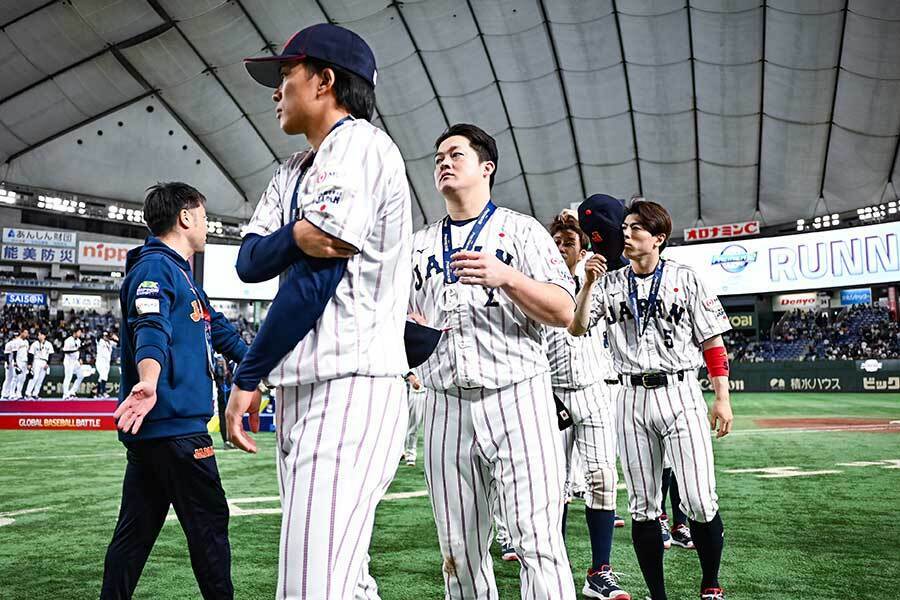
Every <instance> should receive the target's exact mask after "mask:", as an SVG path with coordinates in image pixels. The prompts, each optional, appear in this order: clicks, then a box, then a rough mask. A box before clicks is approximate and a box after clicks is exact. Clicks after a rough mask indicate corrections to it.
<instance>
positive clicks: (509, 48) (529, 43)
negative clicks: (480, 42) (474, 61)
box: [484, 25, 556, 82]
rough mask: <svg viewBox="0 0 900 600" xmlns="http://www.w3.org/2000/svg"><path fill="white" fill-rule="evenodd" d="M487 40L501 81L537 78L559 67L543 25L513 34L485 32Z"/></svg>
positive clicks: (485, 39) (486, 42)
mask: <svg viewBox="0 0 900 600" xmlns="http://www.w3.org/2000/svg"><path fill="white" fill-rule="evenodd" d="M484 41H485V44H486V45H487V48H488V52H490V53H491V58H492V60H493V63H494V69H495V70H496V72H497V77H498V78H499V79H500V81H501V82H503V81H528V80H531V79H536V78H538V77H543V76H544V75H546V74H547V73H550V72H552V71H554V70H555V68H556V66H555V65H554V64H553V50H552V47H551V46H550V38H549V37H548V36H547V30H546V28H545V27H544V26H543V25H537V26H536V27H534V28H533V29H530V30H528V31H524V32H522V33H516V34H511V35H491V36H487V35H486V36H485V38H484Z"/></svg>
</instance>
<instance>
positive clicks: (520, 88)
mask: <svg viewBox="0 0 900 600" xmlns="http://www.w3.org/2000/svg"><path fill="white" fill-rule="evenodd" d="M500 90H501V92H502V93H503V97H504V99H505V100H506V108H507V109H508V110H509V119H510V121H512V125H513V127H540V126H541V125H546V124H547V123H552V122H555V121H558V120H559V118H560V117H561V116H564V115H565V114H566V105H565V101H564V100H563V92H562V86H561V85H560V83H559V77H558V76H557V74H556V73H549V74H547V75H545V76H544V77H541V78H539V79H535V80H534V81H521V82H513V81H507V82H501V83H500ZM570 141H571V138H570Z"/></svg>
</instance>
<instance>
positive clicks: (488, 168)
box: [481, 160, 497, 177]
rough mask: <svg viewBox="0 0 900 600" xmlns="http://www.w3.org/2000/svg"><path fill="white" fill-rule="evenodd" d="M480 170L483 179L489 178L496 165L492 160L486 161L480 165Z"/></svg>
mask: <svg viewBox="0 0 900 600" xmlns="http://www.w3.org/2000/svg"><path fill="white" fill-rule="evenodd" d="M481 169H482V173H484V176H485V177H490V176H491V173H493V172H494V171H495V170H496V169H497V165H495V164H494V161H492V160H486V161H484V162H483V163H481Z"/></svg>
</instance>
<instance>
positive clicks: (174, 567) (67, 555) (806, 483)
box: [0, 394, 900, 600]
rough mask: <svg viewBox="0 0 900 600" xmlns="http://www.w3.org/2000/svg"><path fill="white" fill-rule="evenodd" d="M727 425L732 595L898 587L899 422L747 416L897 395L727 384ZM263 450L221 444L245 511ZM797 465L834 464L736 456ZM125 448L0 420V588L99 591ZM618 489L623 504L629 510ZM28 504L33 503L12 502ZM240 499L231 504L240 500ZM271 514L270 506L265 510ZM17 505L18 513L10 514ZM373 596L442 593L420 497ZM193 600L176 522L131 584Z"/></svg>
mask: <svg viewBox="0 0 900 600" xmlns="http://www.w3.org/2000/svg"><path fill="white" fill-rule="evenodd" d="M733 405H734V410H735V413H736V415H737V417H736V428H735V433H734V434H732V435H731V436H729V437H727V438H726V439H724V440H720V441H718V442H715V443H714V449H715V455H716V474H717V479H718V484H719V485H718V491H719V497H720V506H721V513H722V518H723V520H724V522H725V531H726V545H725V556H724V559H723V564H722V582H723V584H724V585H725V588H726V591H727V592H728V598H729V599H730V600H736V599H761V598H765V599H767V600H772V599H782V598H784V599H810V600H812V599H815V600H838V599H841V600H843V599H845V598H854V599H863V598H878V599H886V598H898V597H900V468H897V467H898V466H900V462H897V463H895V465H894V468H886V467H889V466H891V465H890V464H888V463H880V464H876V465H870V466H837V464H838V463H848V462H856V461H869V462H876V461H886V460H895V461H897V460H898V459H900V435H898V434H897V433H886V432H871V431H830V432H804V431H777V430H772V429H770V428H764V429H760V428H758V426H757V425H756V424H755V422H754V421H755V419H760V418H779V417H798V418H803V417H806V418H809V417H854V418H873V419H885V420H897V419H900V395H897V394H879V395H875V394H872V395H864V394H783V395H780V396H776V395H771V394H735V395H734V396H733ZM257 439H258V442H259V444H260V446H261V450H260V454H258V455H256V456H249V455H245V454H242V453H238V452H236V451H233V452H219V453H218V454H217V458H218V461H219V467H220V470H221V472H222V479H223V482H224V485H225V489H226V492H227V494H228V496H229V498H230V499H231V500H234V501H236V504H237V506H239V507H241V508H243V509H260V508H269V509H277V505H278V504H277V501H267V502H257V503H249V502H241V501H240V500H239V499H240V498H247V497H260V496H273V497H274V496H277V482H276V477H275V470H274V459H273V446H274V437H273V436H272V435H271V434H270V435H259V436H257ZM784 466H792V467H797V468H800V469H804V470H836V471H840V472H839V473H830V474H822V475H815V476H802V477H790V478H773V479H761V478H759V477H757V476H756V475H755V474H751V473H741V474H735V473H728V472H727V471H728V470H731V469H749V468H759V467H784ZM123 469H124V452H123V451H122V448H121V446H120V445H119V444H118V442H117V441H116V439H115V434H114V433H112V432H100V433H98V432H78V431H73V432H69V431H61V432H45V431H0V524H2V523H8V522H9V520H10V519H12V520H13V522H12V523H8V524H7V525H5V526H0V599H3V600H11V599H26V598H27V599H29V600H45V599H57V598H67V599H82V598H85V599H86V598H96V597H97V596H98V590H99V582H100V577H101V573H102V565H103V556H104V553H105V550H106V545H107V543H108V542H109V539H110V536H111V534H112V530H113V526H114V525H115V519H116V512H117V507H118V502H119V498H120V486H121V481H122V473H123ZM424 489H425V481H424V478H423V474H422V470H421V468H420V467H415V468H410V467H406V466H403V465H401V466H400V467H399V471H398V474H397V478H396V480H395V481H394V483H393V485H392V486H391V489H390V492H414V491H419V490H424ZM625 506H626V505H625V492H624V491H622V492H621V493H620V496H619V512H620V514H623V515H624V514H626V512H627V511H626V510H625ZM28 509H40V510H36V511H35V512H26V513H22V514H15V513H18V512H19V511H25V510H28ZM235 512H237V511H235ZM271 512H274V511H271ZM11 513H13V514H11ZM583 513H584V511H583V504H580V503H575V504H574V505H573V508H572V510H571V511H570V521H569V522H570V526H569V535H568V548H569V556H570V558H571V561H572V565H573V569H574V570H575V574H574V576H575V577H576V581H577V585H578V589H579V590H580V588H581V584H582V583H583V572H584V569H585V568H586V566H587V562H588V560H589V557H590V548H589V545H588V540H587V531H586V528H585V525H584V516H583ZM279 521H280V517H279V515H278V514H256V515H237V514H233V517H232V520H231V542H232V550H233V555H234V559H233V568H232V569H233V577H234V583H235V591H236V597H237V598H239V599H246V598H249V599H257V598H262V599H265V598H272V597H274V589H275V577H276V566H277V561H278V530H279ZM371 555H372V564H371V569H372V574H373V575H374V576H375V578H376V580H377V581H378V583H379V586H380V589H381V594H382V597H383V598H385V599H386V600H393V599H423V598H425V599H432V598H441V597H442V594H443V585H442V579H441V574H440V564H441V557H440V552H439V549H438V543H437V538H436V534H435V528H434V522H433V520H432V516H431V508H430V505H429V502H428V498H427V497H416V498H410V499H402V500H386V501H384V502H383V503H382V504H381V506H380V507H379V510H378V513H377V517H376V524H375V535H374V539H373V543H372V548H371ZM613 561H614V566H615V568H616V570H618V571H621V572H623V573H624V574H625V576H624V578H623V580H622V584H623V586H624V587H625V589H627V590H628V591H630V592H631V593H632V594H633V595H634V596H635V597H636V598H643V593H644V592H645V588H644V585H643V580H642V578H641V575H640V571H639V570H638V567H637V562H636V561H635V558H634V553H633V551H632V548H631V543H630V529H629V526H628V525H626V527H625V528H624V529H618V530H616V534H615V541H614V546H613ZM495 571H496V574H497V579H498V583H499V586H500V595H501V598H518V567H517V565H516V564H515V563H513V564H510V563H503V562H501V561H499V560H496V561H495ZM698 578H699V566H698V563H697V558H696V554H695V553H694V552H692V551H688V550H683V549H680V548H673V549H671V550H669V551H668V552H667V553H666V581H667V585H668V588H669V597H670V598H672V599H682V598H697V597H698V595H697V586H698V581H699V579H698ZM135 597H136V598H144V599H165V600H169V599H172V600H174V599H182V598H184V599H188V598H190V599H193V598H199V592H198V590H197V587H196V584H195V583H194V580H193V575H192V573H191V570H190V562H189V559H188V555H187V549H186V544H185V541H184V536H183V534H182V533H181V530H180V528H179V527H178V526H177V524H176V523H175V522H171V523H169V524H168V525H167V526H166V527H164V528H163V533H162V535H161V536H160V539H159V541H158V542H157V544H156V547H155V549H154V551H153V554H152V555H151V556H150V560H149V562H148V564H147V567H146V569H145V570H144V574H143V577H142V578H141V581H140V584H139V585H138V589H137V592H136V595H135Z"/></svg>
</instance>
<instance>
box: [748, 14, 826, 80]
mask: <svg viewBox="0 0 900 600" xmlns="http://www.w3.org/2000/svg"><path fill="white" fill-rule="evenodd" d="M808 4H809V5H813V4H817V3H814V2H809V3H808ZM842 24H843V16H842V14H841V12H833V13H828V14H822V15H809V14H806V15H801V14H796V13H788V12H783V11H780V10H775V9H773V8H770V10H767V11H766V54H765V57H766V61H768V63H769V64H770V65H771V63H775V64H776V65H780V66H782V67H791V68H795V69H827V68H830V67H834V66H835V65H836V64H837V61H838V48H839V46H840V41H841V26H842ZM767 66H768V65H767ZM766 75H768V73H766Z"/></svg>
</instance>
